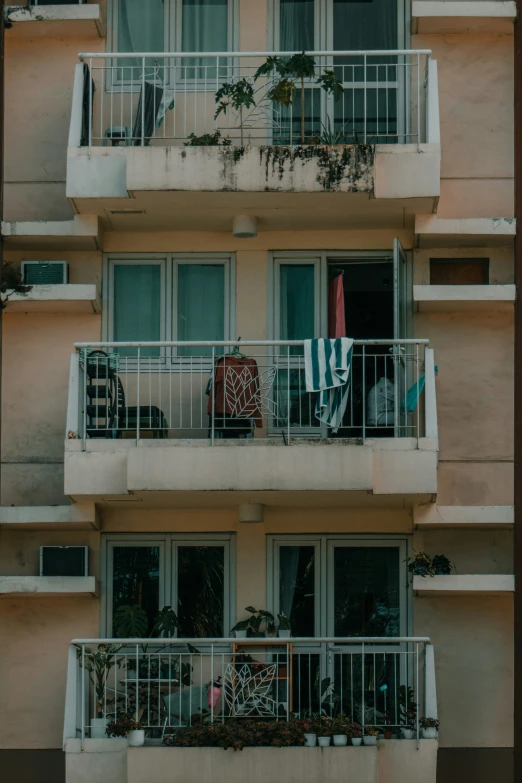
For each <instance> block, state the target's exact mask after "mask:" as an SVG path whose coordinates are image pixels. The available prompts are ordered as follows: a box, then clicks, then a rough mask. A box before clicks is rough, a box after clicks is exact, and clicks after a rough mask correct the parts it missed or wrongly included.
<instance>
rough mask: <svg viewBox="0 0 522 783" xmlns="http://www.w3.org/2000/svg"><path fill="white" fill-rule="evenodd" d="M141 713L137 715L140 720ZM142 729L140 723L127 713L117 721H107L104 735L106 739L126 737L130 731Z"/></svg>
mask: <svg viewBox="0 0 522 783" xmlns="http://www.w3.org/2000/svg"><path fill="white" fill-rule="evenodd" d="M142 713H143V710H141V713H140V714H139V717H140V718H141V714H142ZM142 728H143V726H142V724H141V723H140V721H139V720H138V721H137V720H135V719H134V717H133V716H132V715H129V714H128V713H127V714H123V715H120V717H119V718H118V720H111V721H109V723H108V724H107V728H106V730H105V733H106V734H107V736H108V737H126V736H127V734H128V733H129V732H130V731H139V730H140V729H142Z"/></svg>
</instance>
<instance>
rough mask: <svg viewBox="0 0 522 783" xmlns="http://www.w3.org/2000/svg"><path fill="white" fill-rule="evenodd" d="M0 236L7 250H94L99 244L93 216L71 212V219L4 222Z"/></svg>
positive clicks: (96, 219)
mask: <svg viewBox="0 0 522 783" xmlns="http://www.w3.org/2000/svg"><path fill="white" fill-rule="evenodd" d="M2 237H3V242H4V245H5V247H6V248H8V249H9V250H98V249H100V247H101V239H100V228H99V219H98V216H97V215H75V216H74V218H73V219H72V220H36V221H4V222H3V223H2Z"/></svg>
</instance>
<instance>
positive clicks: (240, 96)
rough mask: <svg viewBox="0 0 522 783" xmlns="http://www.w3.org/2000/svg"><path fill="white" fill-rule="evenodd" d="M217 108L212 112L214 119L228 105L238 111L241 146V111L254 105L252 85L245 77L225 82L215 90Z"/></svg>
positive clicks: (225, 109)
mask: <svg viewBox="0 0 522 783" xmlns="http://www.w3.org/2000/svg"><path fill="white" fill-rule="evenodd" d="M215 97H216V103H217V108H216V112H215V114H214V119H215V120H216V119H217V118H218V117H219V115H220V114H226V113H227V111H228V109H229V107H230V108H232V109H233V110H234V111H236V112H238V113H239V128H240V131H241V146H243V143H244V138H243V111H244V110H245V109H250V108H251V107H252V106H255V100H254V87H253V85H252V83H251V82H250V81H249V80H248V79H246V78H245V77H243V78H241V79H238V80H237V81H233V82H225V83H224V84H223V85H222V86H221V87H220V88H219V90H218V91H217V92H216V96H215Z"/></svg>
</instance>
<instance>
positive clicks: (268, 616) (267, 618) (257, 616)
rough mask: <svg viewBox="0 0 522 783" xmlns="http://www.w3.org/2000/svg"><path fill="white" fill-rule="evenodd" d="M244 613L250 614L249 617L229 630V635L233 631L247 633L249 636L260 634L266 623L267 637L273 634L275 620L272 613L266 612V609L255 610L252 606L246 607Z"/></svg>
mask: <svg viewBox="0 0 522 783" xmlns="http://www.w3.org/2000/svg"><path fill="white" fill-rule="evenodd" d="M245 612H249V613H250V617H247V618H246V619H245V620H240V621H239V622H238V623H236V625H235V626H234V627H233V628H231V629H230V633H232V632H233V631H248V632H249V633H250V634H258V633H261V632H262V631H261V626H262V625H263V623H266V631H267V633H268V635H269V636H273V635H274V634H275V618H274V615H273V614H272V612H268V611H267V610H266V609H255V608H254V607H253V606H246V607H245Z"/></svg>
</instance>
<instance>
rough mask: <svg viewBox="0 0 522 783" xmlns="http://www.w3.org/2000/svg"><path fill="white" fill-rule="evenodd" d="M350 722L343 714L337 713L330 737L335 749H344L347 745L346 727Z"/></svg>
mask: <svg viewBox="0 0 522 783" xmlns="http://www.w3.org/2000/svg"><path fill="white" fill-rule="evenodd" d="M349 726H350V721H349V720H348V718H347V717H346V715H345V714H344V713H342V712H341V713H339V715H337V716H336V717H335V718H334V719H333V721H332V737H333V744H334V745H335V746H336V747H338V748H339V747H344V745H348V727H349Z"/></svg>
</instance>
